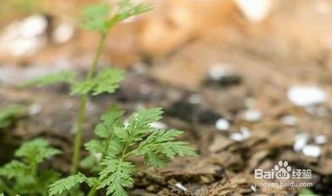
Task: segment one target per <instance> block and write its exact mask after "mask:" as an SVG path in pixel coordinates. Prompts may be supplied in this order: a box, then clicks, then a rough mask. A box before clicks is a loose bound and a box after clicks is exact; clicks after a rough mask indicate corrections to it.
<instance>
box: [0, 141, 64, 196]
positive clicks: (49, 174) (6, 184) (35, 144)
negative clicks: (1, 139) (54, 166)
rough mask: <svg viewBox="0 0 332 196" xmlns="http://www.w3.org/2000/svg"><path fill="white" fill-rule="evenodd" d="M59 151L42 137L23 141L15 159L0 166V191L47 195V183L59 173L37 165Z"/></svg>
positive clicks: (16, 193) (12, 193)
mask: <svg viewBox="0 0 332 196" xmlns="http://www.w3.org/2000/svg"><path fill="white" fill-rule="evenodd" d="M59 153H60V151H58V150H57V149H55V148H52V147H50V146H49V144H48V143H47V141H45V140H43V139H35V140H32V141H29V142H26V143H24V144H23V145H22V146H21V147H20V148H19V149H18V150H17V151H16V152H15V157H16V159H15V160H12V161H11V162H9V163H7V164H5V165H4V166H3V167H1V168H0V192H5V193H6V195H10V196H16V195H18V194H20V195H47V190H48V186H49V184H50V183H52V182H54V181H55V180H57V179H58V178H59V176H60V175H59V174H58V173H57V172H55V171H52V170H47V169H43V170H42V169H40V168H39V165H40V164H41V163H42V162H43V161H44V160H46V159H49V158H51V157H52V156H54V155H57V154H59Z"/></svg>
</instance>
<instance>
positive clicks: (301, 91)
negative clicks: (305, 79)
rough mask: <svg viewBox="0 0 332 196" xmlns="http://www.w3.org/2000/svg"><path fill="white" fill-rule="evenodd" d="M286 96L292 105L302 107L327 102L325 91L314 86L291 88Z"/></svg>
mask: <svg viewBox="0 0 332 196" xmlns="http://www.w3.org/2000/svg"><path fill="white" fill-rule="evenodd" d="M287 96H288V99H289V100H290V101H291V102H292V103H293V104H294V105H296V106H302V107H309V106H313V105H316V104H321V103H324V102H325V101H326V100H327V95H326V93H325V91H324V90H322V89H321V88H319V87H316V86H304V85H298V86H293V87H291V88H290V89H289V90H288V93H287Z"/></svg>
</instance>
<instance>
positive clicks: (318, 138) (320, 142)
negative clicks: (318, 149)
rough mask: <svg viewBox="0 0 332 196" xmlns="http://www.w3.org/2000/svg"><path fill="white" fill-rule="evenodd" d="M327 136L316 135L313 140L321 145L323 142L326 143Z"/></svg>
mask: <svg viewBox="0 0 332 196" xmlns="http://www.w3.org/2000/svg"><path fill="white" fill-rule="evenodd" d="M327 140H328V139H327V137H326V136H325V135H317V136H316V137H315V138H314V141H315V143H316V144H319V145H323V144H326V143H327Z"/></svg>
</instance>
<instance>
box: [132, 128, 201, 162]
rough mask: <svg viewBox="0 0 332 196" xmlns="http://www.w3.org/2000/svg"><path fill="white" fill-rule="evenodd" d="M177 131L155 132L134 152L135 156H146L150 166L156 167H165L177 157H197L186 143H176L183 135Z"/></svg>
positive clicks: (145, 158)
mask: <svg viewBox="0 0 332 196" xmlns="http://www.w3.org/2000/svg"><path fill="white" fill-rule="evenodd" d="M181 134H182V132H181V131H177V130H168V131H167V130H159V131H155V132H153V133H152V134H151V135H149V136H148V138H147V139H146V140H145V141H143V142H141V144H140V145H139V146H138V148H137V149H135V150H134V151H133V152H134V154H135V155H139V156H144V160H145V162H146V163H147V164H148V165H152V166H155V167H160V166H164V165H165V164H166V163H167V162H168V161H169V160H171V159H173V158H174V157H175V156H195V155H196V153H195V151H194V149H192V148H191V147H189V146H188V143H186V142H176V141H174V139H175V137H177V136H179V135H181Z"/></svg>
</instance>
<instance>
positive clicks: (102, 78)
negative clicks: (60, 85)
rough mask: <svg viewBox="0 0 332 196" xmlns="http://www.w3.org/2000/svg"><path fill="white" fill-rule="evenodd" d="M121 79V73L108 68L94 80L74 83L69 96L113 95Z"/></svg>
mask: <svg viewBox="0 0 332 196" xmlns="http://www.w3.org/2000/svg"><path fill="white" fill-rule="evenodd" d="M122 79H123V71H120V70H119V69H114V68H109V69H105V70H103V71H101V73H100V74H98V75H97V76H96V77H95V78H94V79H90V80H85V81H83V82H79V83H75V84H74V85H73V86H72V91H71V94H79V95H84V94H89V93H91V94H92V95H99V94H101V93H113V92H114V91H115V90H116V89H117V88H118V87H119V83H120V82H121V81H122Z"/></svg>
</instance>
